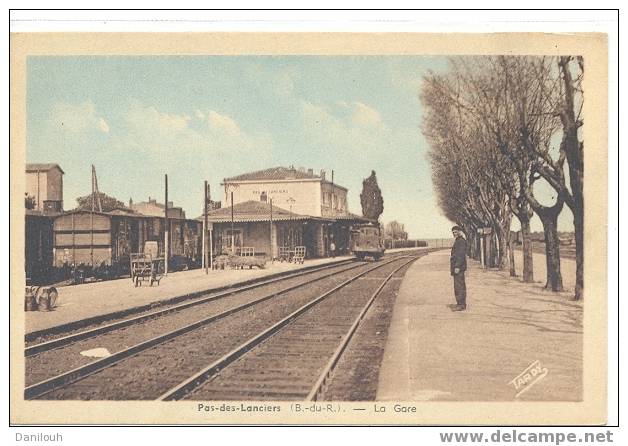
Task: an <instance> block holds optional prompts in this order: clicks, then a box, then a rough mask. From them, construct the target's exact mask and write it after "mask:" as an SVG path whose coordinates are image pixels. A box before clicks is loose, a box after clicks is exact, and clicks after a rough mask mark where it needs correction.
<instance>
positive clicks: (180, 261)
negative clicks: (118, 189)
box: [52, 209, 200, 281]
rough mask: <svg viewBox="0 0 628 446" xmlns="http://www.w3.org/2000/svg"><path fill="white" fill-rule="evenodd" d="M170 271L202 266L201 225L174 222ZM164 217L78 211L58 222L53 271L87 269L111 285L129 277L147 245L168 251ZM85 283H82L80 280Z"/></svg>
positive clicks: (189, 221)
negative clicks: (136, 256)
mask: <svg viewBox="0 0 628 446" xmlns="http://www.w3.org/2000/svg"><path fill="white" fill-rule="evenodd" d="M168 220H169V223H170V232H169V239H170V243H169V245H170V259H171V265H172V267H171V268H169V269H170V270H176V269H186V268H192V267H195V266H197V264H198V262H199V255H200V250H199V233H200V227H199V226H200V225H199V223H198V222H197V221H195V220H185V219H173V218H169V219H168ZM164 221H165V219H164V218H163V217H154V216H146V215H143V214H138V213H134V212H130V211H128V210H126V209H115V210H113V211H110V212H90V211H83V210H75V211H70V212H66V213H64V214H62V215H59V216H57V217H55V219H54V225H53V226H54V244H53V246H54V247H53V253H52V259H53V266H54V267H55V268H56V269H66V270H67V269H73V270H75V269H77V268H78V269H81V270H84V271H85V272H84V273H82V275H86V274H91V275H94V276H96V277H98V278H102V279H107V278H113V277H119V276H121V275H126V274H129V272H130V271H129V268H130V255H131V253H140V252H142V250H143V249H144V245H145V242H146V241H155V242H157V244H158V247H159V252H160V254H161V253H163V251H164V246H163V245H164V243H163V241H164V232H165V228H164V226H165V225H164ZM79 281H80V278H79Z"/></svg>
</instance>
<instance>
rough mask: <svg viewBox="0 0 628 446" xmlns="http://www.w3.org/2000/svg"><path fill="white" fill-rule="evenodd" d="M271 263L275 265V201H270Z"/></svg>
mask: <svg viewBox="0 0 628 446" xmlns="http://www.w3.org/2000/svg"><path fill="white" fill-rule="evenodd" d="M270 263H275V256H274V255H273V199H272V198H271V199H270Z"/></svg>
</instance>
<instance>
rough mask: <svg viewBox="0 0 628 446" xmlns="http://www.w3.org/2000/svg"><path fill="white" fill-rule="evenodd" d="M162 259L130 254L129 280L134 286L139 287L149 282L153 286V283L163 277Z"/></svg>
mask: <svg viewBox="0 0 628 446" xmlns="http://www.w3.org/2000/svg"><path fill="white" fill-rule="evenodd" d="M163 261H164V259H163V257H155V258H153V257H152V256H151V255H150V254H144V253H137V254H131V280H132V281H133V283H134V284H135V286H136V287H137V286H141V285H142V282H149V283H150V286H153V283H154V282H157V285H159V281H160V280H161V278H162V277H163V266H162V265H163Z"/></svg>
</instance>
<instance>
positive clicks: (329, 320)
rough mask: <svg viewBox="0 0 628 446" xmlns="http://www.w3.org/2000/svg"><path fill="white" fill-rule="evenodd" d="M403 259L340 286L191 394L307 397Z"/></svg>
mask: <svg viewBox="0 0 628 446" xmlns="http://www.w3.org/2000/svg"><path fill="white" fill-rule="evenodd" d="M401 261H402V262H405V261H407V259H403V260H401ZM399 263H400V262H399V261H397V262H392V263H391V264H390V265H386V266H384V267H382V268H379V269H377V270H375V271H373V272H372V273H370V274H368V275H367V276H365V277H363V278H360V279H358V280H357V281H355V282H353V283H351V284H349V285H347V286H346V287H344V288H342V289H340V290H339V291H338V292H336V293H334V294H333V295H331V296H329V297H328V298H327V299H325V300H323V301H322V302H320V303H319V304H317V305H316V306H314V307H313V308H312V309H310V310H309V311H308V312H307V313H305V314H303V315H302V316H300V317H298V318H297V319H295V320H294V321H293V322H291V323H290V324H289V325H287V326H286V327H285V328H284V329H283V330H281V331H280V332H278V333H276V334H274V335H273V336H272V337H270V338H269V339H267V340H266V341H265V342H263V343H262V344H260V345H258V346H257V347H255V348H253V349H252V350H250V351H249V352H248V353H246V354H245V355H244V356H242V357H241V358H239V359H238V360H236V361H235V362H234V363H232V364H231V365H229V366H227V367H226V368H225V369H223V370H222V371H221V372H220V373H219V374H218V375H216V376H215V377H214V378H213V379H210V380H208V381H207V382H205V383H204V384H202V385H201V386H199V387H198V388H197V389H195V390H194V391H193V392H191V393H189V394H188V395H187V396H186V397H185V399H188V400H295V399H297V400H299V399H304V398H305V397H306V396H307V394H308V393H309V391H310V390H311V388H312V386H313V385H314V383H315V382H316V380H317V379H318V377H319V375H320V373H321V372H322V370H323V368H324V367H325V365H326V364H327V362H328V361H329V359H330V358H331V356H332V354H333V353H334V351H335V350H336V348H337V347H338V345H339V344H340V341H341V340H342V338H343V337H344V336H345V334H346V333H347V331H348V329H349V327H350V326H351V324H352V323H353V322H354V320H355V318H356V317H357V315H358V314H359V313H360V311H361V310H362V308H363V307H364V305H365V304H366V302H367V301H368V299H369V298H370V297H371V295H372V293H373V291H375V289H376V287H377V286H379V284H380V283H381V281H382V280H384V279H385V278H386V277H387V276H388V275H389V274H390V273H391V272H392V271H393V270H394V269H395V268H397V267H398V266H399Z"/></svg>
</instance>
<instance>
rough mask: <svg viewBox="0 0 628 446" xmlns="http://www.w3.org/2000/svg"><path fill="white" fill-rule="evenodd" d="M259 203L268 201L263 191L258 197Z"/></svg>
mask: <svg viewBox="0 0 628 446" xmlns="http://www.w3.org/2000/svg"><path fill="white" fill-rule="evenodd" d="M259 201H263V202H266V201H268V196H267V195H266V191H263V192H262V193H261V194H260V196H259Z"/></svg>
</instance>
